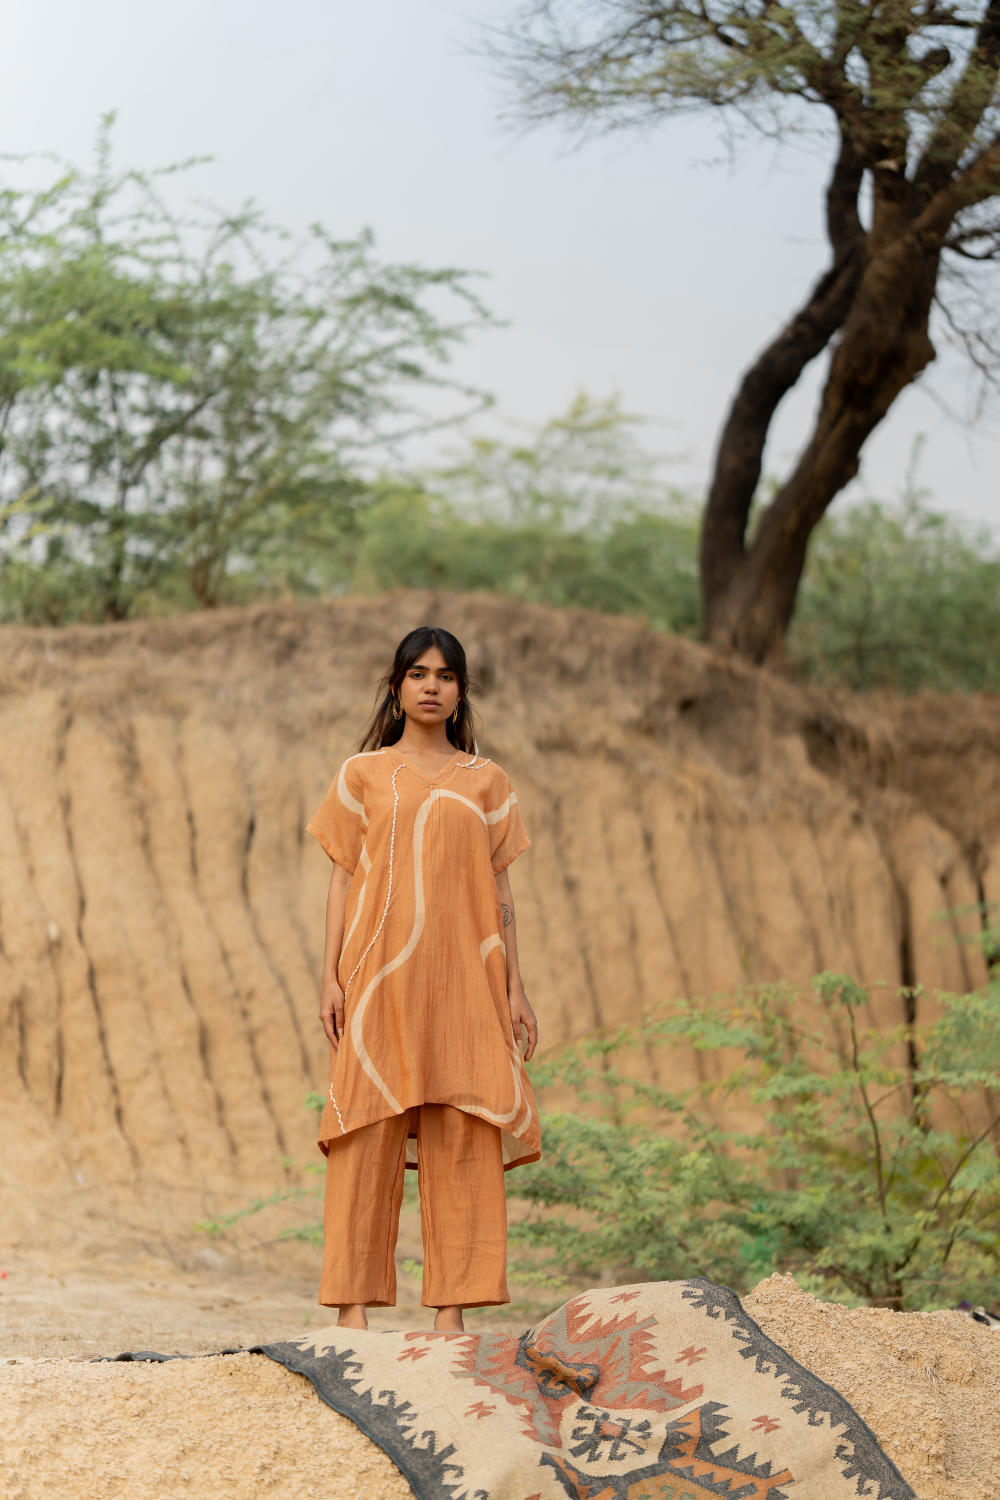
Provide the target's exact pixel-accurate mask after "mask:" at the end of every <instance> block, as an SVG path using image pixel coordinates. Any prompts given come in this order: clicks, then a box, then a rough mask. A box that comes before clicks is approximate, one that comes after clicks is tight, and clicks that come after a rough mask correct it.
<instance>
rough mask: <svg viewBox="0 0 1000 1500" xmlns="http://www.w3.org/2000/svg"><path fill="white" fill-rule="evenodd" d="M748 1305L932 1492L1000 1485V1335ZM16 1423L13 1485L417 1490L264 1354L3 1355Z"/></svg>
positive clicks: (964, 1493) (3, 1403)
mask: <svg viewBox="0 0 1000 1500" xmlns="http://www.w3.org/2000/svg"><path fill="white" fill-rule="evenodd" d="M746 1305H747V1310H748V1311H749V1312H750V1313H751V1315H752V1316H753V1317H754V1318H755V1319H756V1320H757V1321H758V1322H759V1323H760V1324H761V1326H762V1327H763V1329H764V1331H765V1333H767V1334H768V1335H769V1336H770V1337H771V1338H773V1339H774V1340H776V1342H778V1343H779V1344H781V1345H783V1347H784V1348H786V1349H787V1350H788V1352H789V1353H790V1354H792V1355H793V1357H794V1358H796V1359H798V1360H799V1361H800V1363H803V1364H805V1365H807V1366H808V1367H809V1368H810V1369H812V1370H814V1371H815V1372H816V1373H817V1374H818V1375H820V1376H821V1377H822V1378H823V1379H825V1380H827V1381H829V1382H830V1384H832V1385H834V1386H835V1387H836V1388H837V1389H838V1390H839V1391H841V1392H842V1393H843V1395H845V1396H846V1397H847V1399H848V1400H849V1401H850V1402H851V1404H852V1405H853V1406H854V1407H855V1409H856V1410H857V1411H858V1412H859V1413H860V1414H861V1416H862V1417H863V1418H864V1419H865V1421H866V1422H867V1423H868V1425H869V1426H870V1427H871V1428H872V1430H873V1431H874V1433H875V1435H876V1437H877V1438H878V1439H879V1441H880V1442H881V1444H882V1445H883V1447H884V1448H885V1450H886V1452H887V1453H888V1454H889V1457H890V1458H891V1459H892V1460H893V1461H894V1463H896V1465H897V1466H898V1467H899V1469H900V1470H901V1472H902V1473H903V1475H904V1476H905V1477H906V1478H907V1479H908V1480H909V1482H910V1483H911V1484H912V1485H913V1486H914V1488H915V1489H916V1492H917V1494H918V1495H919V1496H920V1500H960V1497H961V1500H993V1496H994V1495H995V1493H996V1483H995V1455H996V1453H997V1451H998V1450H1000V1417H998V1413H997V1406H996V1400H995V1392H996V1389H997V1383H998V1382H1000V1336H998V1335H997V1334H995V1333H993V1332H991V1331H990V1330H988V1329H985V1328H980V1327H978V1326H977V1325H976V1324H975V1323H972V1322H970V1321H969V1320H968V1319H966V1318H964V1317H963V1316H962V1315H961V1314H960V1313H949V1312H944V1313H890V1312H885V1311H881V1310H879V1311H874V1310H871V1309H868V1308H863V1309H848V1308H843V1307H836V1306H830V1305H828V1304H824V1303H822V1302H817V1301H815V1299H814V1298H812V1297H810V1296H809V1295H808V1294H807V1293H806V1292H804V1291H801V1290H800V1289H799V1288H798V1287H797V1286H796V1284H795V1282H794V1281H793V1280H792V1279H791V1278H790V1277H787V1276H772V1277H771V1278H770V1279H769V1280H768V1281H765V1282H762V1283H761V1284H760V1286H758V1287H757V1288H756V1289H755V1290H754V1291H753V1292H752V1293H751V1294H750V1296H749V1297H748V1298H747V1299H746ZM295 1331H296V1332H297V1331H298V1330H297V1329H296V1330H295ZM377 1336H378V1335H377V1334H373V1335H371V1337H377ZM0 1425H2V1428H3V1431H4V1433H5V1440H4V1446H3V1453H2V1455H0V1489H2V1492H3V1493H4V1494H5V1495H8V1496H9V1497H10V1500H35V1497H36V1496H38V1495H41V1494H46V1493H49V1492H58V1493H59V1494H60V1495H61V1496H65V1497H66V1500H76V1497H79V1500H90V1497H92V1496H94V1495H101V1496H114V1495H128V1496H129V1497H130V1500H147V1497H148V1500H165V1497H170V1496H174V1495H183V1496H185V1497H188V1500H200V1497H204V1500H215V1497H216V1496H217V1495H220V1494H226V1495H265V1494H275V1495H281V1496H282V1497H283V1500H306V1497H312V1496H326V1495H330V1494H335V1495H338V1496H343V1497H345V1500H351V1497H354V1496H359V1497H360V1496H366V1497H368V1496H371V1497H372V1500H397V1497H398V1500H403V1497H404V1496H409V1495H410V1493H411V1492H410V1489H409V1486H408V1485H407V1484H406V1482H405V1481H404V1479H403V1478H402V1475H401V1474H400V1473H399V1472H398V1470H397V1469H395V1467H394V1466H393V1465H392V1464H391V1463H390V1461H389V1460H388V1459H387V1458H386V1457H385V1456H384V1454H383V1453H382V1452H381V1451H380V1450H379V1449H377V1448H376V1447H375V1446H374V1445H373V1444H372V1443H370V1442H369V1440H368V1439H367V1438H365V1437H364V1436H363V1434H362V1433H361V1432H360V1431H359V1430H358V1429H357V1428H356V1427H355V1426H354V1425H353V1424H352V1423H351V1422H349V1421H348V1420H347V1419H346V1418H344V1417H340V1416H338V1415H337V1414H336V1413H335V1412H332V1411H330V1410H329V1409H328V1408H327V1407H325V1406H323V1405H322V1404H321V1402H320V1400H319V1398H318V1397H317V1396H316V1395H315V1393H314V1392H313V1390H312V1387H311V1386H310V1385H308V1384H307V1382H306V1381H305V1380H303V1379H301V1378H300V1377H298V1376H295V1375H291V1374H289V1373H288V1372H287V1371H286V1370H284V1369H282V1368H281V1367H280V1366H278V1365H275V1364H272V1363H271V1362H270V1361H269V1360H267V1359H265V1358H263V1357H261V1356H258V1355H250V1354H241V1355H236V1356H234V1357H232V1358H226V1359H192V1360H185V1361H181V1362H177V1363H173V1364H167V1365H148V1364H146V1365H142V1364H87V1363H81V1362H78V1361H72V1360H67V1359H50V1360H34V1359H32V1360H18V1361H17V1363H15V1364H10V1363H0Z"/></svg>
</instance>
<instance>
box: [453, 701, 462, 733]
mask: <svg viewBox="0 0 1000 1500" xmlns="http://www.w3.org/2000/svg"><path fill="white" fill-rule="evenodd" d="M461 707H462V700H461V698H459V700H458V702H457V703H456V704H455V711H454V713H453V714H452V716H451V722H452V723H453V724H454V726H455V728H456V729H457V728H458V711H459V709H460V708H461Z"/></svg>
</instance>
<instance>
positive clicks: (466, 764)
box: [458, 755, 490, 771]
mask: <svg viewBox="0 0 1000 1500" xmlns="http://www.w3.org/2000/svg"><path fill="white" fill-rule="evenodd" d="M477 761H478V762H479V764H478V765H477V764H476V762H477ZM489 764H490V762H489V761H488V760H479V757H478V756H477V755H474V756H473V757H472V759H471V760H460V761H459V763H458V769H459V770H460V771H485V769H486V767H487V766H488V765H489Z"/></svg>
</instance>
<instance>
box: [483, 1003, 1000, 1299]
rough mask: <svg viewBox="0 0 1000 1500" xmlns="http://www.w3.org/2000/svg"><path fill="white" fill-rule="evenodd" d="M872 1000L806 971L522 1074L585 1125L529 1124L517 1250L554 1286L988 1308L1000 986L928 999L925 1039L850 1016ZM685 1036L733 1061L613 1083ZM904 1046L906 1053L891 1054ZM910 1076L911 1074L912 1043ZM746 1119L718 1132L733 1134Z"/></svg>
mask: <svg viewBox="0 0 1000 1500" xmlns="http://www.w3.org/2000/svg"><path fill="white" fill-rule="evenodd" d="M867 1000H868V994H867V992H866V991H865V990H864V989H862V988H861V987H860V986H858V985H857V984H855V983H854V981H853V980H851V979H848V978H844V977H842V976H838V975H833V974H823V975H820V976H819V977H818V978H817V979H816V980H815V982H814V985H813V988H812V990H811V991H810V992H809V993H808V994H805V995H803V994H798V993H795V994H794V995H793V994H792V993H791V992H789V991H788V990H786V989H784V988H781V987H773V988H764V989H761V990H758V991H755V992H753V993H751V994H748V995H747V996H745V997H743V998H742V999H740V1000H738V1001H737V1002H735V1003H731V1004H718V1003H717V1004H712V1005H701V1004H692V1003H687V1004H684V1005H683V1006H681V1007H680V1008H679V1009H678V1010H676V1012H675V1013H673V1014H670V1015H665V1016H659V1017H656V1018H653V1019H650V1020H648V1021H646V1022H644V1023H643V1024H642V1025H640V1026H637V1027H634V1028H629V1029H627V1030H624V1031H621V1032H619V1033H618V1034H617V1035H615V1036H613V1037H610V1038H606V1039H603V1040H599V1041H591V1042H586V1043H581V1044H577V1045H576V1046H574V1047H572V1048H570V1049H568V1050H567V1051H565V1052H564V1053H562V1054H561V1055H560V1056H558V1057H556V1058H555V1059H552V1060H547V1061H545V1062H544V1063H542V1064H541V1065H540V1067H539V1068H538V1070H537V1071H536V1075H535V1076H536V1079H537V1081H538V1083H539V1085H540V1086H541V1088H542V1089H543V1091H544V1089H545V1087H546V1086H551V1085H553V1084H555V1083H560V1084H562V1085H564V1086H565V1085H568V1086H569V1088H570V1089H571V1090H572V1093H573V1096H574V1098H577V1099H580V1100H582V1101H586V1102H587V1103H588V1104H589V1106H590V1111H589V1112H587V1113H579V1112H577V1111H575V1110H574V1111H573V1112H572V1113H570V1112H568V1111H566V1110H560V1111H555V1112H550V1113H548V1114H546V1115H545V1116H544V1117H543V1138H544V1155H543V1157H542V1160H541V1162H539V1163H538V1164H537V1165H536V1166H533V1167H530V1168H524V1169H522V1170H521V1171H519V1172H518V1173H517V1174H514V1175H513V1176H512V1180H511V1192H512V1193H513V1194H514V1195H515V1196H516V1197H518V1198H521V1199H524V1200H525V1201H526V1202H527V1203H528V1204H529V1205H531V1206H532V1209H533V1211H531V1212H529V1213H528V1215H527V1216H526V1217H525V1218H524V1219H523V1220H522V1221H521V1222H518V1223H515V1224H514V1225H513V1226H512V1231H511V1232H512V1236H513V1237H514V1238H515V1239H516V1240H519V1241H520V1242H521V1243H522V1244H524V1245H526V1246H529V1247H531V1248H532V1249H533V1250H534V1251H535V1252H536V1254H535V1257H534V1260H535V1263H536V1265H537V1263H538V1262H539V1260H540V1263H541V1266H542V1268H543V1269H544V1268H546V1267H547V1268H548V1269H549V1270H550V1271H552V1272H553V1273H554V1274H555V1275H556V1276H562V1277H567V1276H568V1277H569V1278H570V1279H571V1280H576V1279H579V1278H581V1277H582V1278H593V1277H596V1276H600V1275H603V1276H605V1277H606V1276H608V1275H611V1276H613V1277H614V1279H615V1280H616V1281H622V1280H625V1281H627V1280H632V1279H636V1278H639V1279H645V1278H650V1279H654V1280H658V1279H671V1278H676V1277H684V1276H690V1275H696V1274H697V1275H704V1276H709V1277H711V1278H713V1279H714V1280H718V1281H723V1282H726V1283H728V1284H730V1285H732V1286H735V1287H737V1288H739V1289H742V1288H745V1287H747V1286H750V1285H752V1284H753V1283H754V1282H756V1281H757V1280H759V1279H760V1278H761V1277H763V1276H767V1275H769V1274H770V1273H771V1272H773V1271H779V1270H780V1271H790V1272H793V1273H795V1274H796V1275H797V1276H798V1277H799V1279H800V1281H802V1282H803V1283H804V1284H805V1285H807V1286H810V1287H812V1288H813V1289H814V1290H815V1291H816V1292H818V1293H819V1294H821V1295H823V1296H826V1297H829V1298H833V1299H836V1298H841V1299H843V1298H848V1299H855V1300H863V1301H866V1302H871V1303H874V1304H878V1305H883V1306H889V1307H927V1306H935V1305H941V1304H942V1303H945V1304H949V1303H954V1302H955V1301H957V1300H959V1299H960V1298H962V1297H968V1298H969V1299H970V1300H973V1301H976V1302H980V1301H983V1300H984V1299H992V1298H996V1297H998V1296H1000V1163H998V1156H997V1145H998V1139H1000V1137H998V1126H1000V1115H997V1114H995V1113H993V1112H992V1110H993V1109H995V1096H993V1100H992V1103H990V1102H989V1101H990V1094H989V1092H988V1091H990V1090H996V1089H997V1088H998V1087H1000V987H998V986H996V985H993V986H992V987H990V988H989V989H987V990H985V991H982V992H979V993H976V994H972V995H962V996H952V997H943V998H942V1009H941V1014H940V1017H939V1019H938V1020H936V1021H935V1022H933V1023H932V1024H930V1025H928V1026H926V1027H924V1028H923V1029H922V1030H920V1031H918V1032H904V1029H903V1028H900V1029H899V1031H897V1032H889V1033H884V1032H883V1033H879V1032H875V1031H871V1030H866V1029H864V1028H863V1027H862V1026H861V1024H860V1022H861V1015H862V1011H863V1008H864V1006H865V1004H866V1002H867ZM678 1042H684V1043H687V1044H690V1045H692V1046H694V1047H695V1048H697V1049H699V1050H702V1051H706V1052H714V1053H717V1054H719V1053H722V1052H723V1051H725V1052H726V1053H727V1054H729V1055H731V1056H732V1057H734V1058H735V1059H736V1060H735V1062H734V1063H733V1065H732V1066H728V1067H725V1069H724V1071H723V1070H720V1071H721V1077H720V1078H719V1081H718V1082H715V1083H706V1084H703V1085H700V1086H699V1087H697V1088H695V1089H692V1090H690V1091H688V1092H673V1091H670V1090H665V1089H661V1088H658V1087H656V1086H654V1085H651V1084H643V1083H639V1082H636V1081H635V1080H634V1079H633V1078H630V1077H629V1076H628V1073H627V1072H626V1071H623V1067H622V1064H623V1063H624V1062H625V1061H626V1058H627V1055H628V1052H629V1049H631V1048H632V1047H634V1046H639V1045H641V1046H642V1047H643V1048H649V1047H653V1048H656V1049H657V1050H664V1049H669V1048H670V1047H671V1046H673V1045H675V1044H676V1043H678ZM904 1043H905V1044H908V1045H903V1044H904ZM909 1045H912V1046H913V1047H915V1048H916V1051H917V1056H918V1057H919V1064H918V1066H917V1068H916V1070H915V1071H912V1070H911V1069H910V1068H909V1066H908V1064H907V1063H906V1062H905V1061H900V1060H899V1059H900V1058H904V1059H905V1057H906V1056H907V1053H908V1046H909ZM727 1116H728V1117H729V1118H732V1119H735V1120H745V1119H754V1118H756V1119H757V1120H759V1122H760V1123H759V1124H751V1125H743V1126H736V1125H732V1126H726V1125H725V1124H720V1123H718V1122H719V1121H720V1119H721V1120H725V1119H726V1118H727Z"/></svg>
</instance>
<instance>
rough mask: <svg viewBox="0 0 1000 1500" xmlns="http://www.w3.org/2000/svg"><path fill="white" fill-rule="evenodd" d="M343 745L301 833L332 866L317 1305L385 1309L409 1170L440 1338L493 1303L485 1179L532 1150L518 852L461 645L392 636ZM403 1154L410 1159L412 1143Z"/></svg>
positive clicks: (499, 1261)
mask: <svg viewBox="0 0 1000 1500" xmlns="http://www.w3.org/2000/svg"><path fill="white" fill-rule="evenodd" d="M379 691H380V694H381V696H380V699H379V701H378V704H377V707H376V709H375V713H374V715H373V716H372V720H371V722H370V724H369V726H368V729H367V731H366V733H365V735H364V738H363V739H362V741H361V744H360V746H359V749H358V753H357V754H356V755H353V756H351V757H350V759H349V760H347V761H345V762H344V764H343V766H341V768H340V772H339V774H338V776H337V778H336V780H335V781H334V783H333V785H332V786H331V787H330V790H329V791H328V792H327V795H326V797H325V799H324V801H323V804H322V806H321V807H320V809H319V811H318V812H317V813H316V815H315V817H313V819H312V820H311V822H310V823H309V825H308V830H309V832H310V833H311V834H313V835H314V836H315V837H316V838H317V839H318V840H319V842H320V843H321V844H322V846H323V848H324V849H325V850H326V852H327V854H328V855H329V856H330V858H331V860H333V862H334V863H333V871H332V874H331V877H330V892H329V896H328V898H327V909H326V949H325V956H324V959H323V979H322V989H321V1002H320V1020H321V1021H322V1023H323V1029H324V1031H325V1032H326V1035H327V1037H328V1038H329V1041H330V1046H331V1048H332V1049H333V1051H332V1054H331V1061H332V1074H331V1082H330V1090H329V1096H328V1098H327V1102H326V1107H325V1109H324V1111H323V1118H322V1121H321V1123H320V1141H319V1144H320V1147H321V1148H322V1150H324V1151H325V1152H326V1153H327V1169H326V1206H325V1213H324V1246H323V1274H322V1279H321V1283H320V1299H319V1300H320V1302H321V1303H323V1304H324V1305H325V1306H327V1307H338V1308H339V1309H340V1316H339V1319H338V1322H339V1324H340V1326H341V1327H342V1328H366V1327H367V1326H368V1325H367V1319H366V1316H365V1307H366V1306H368V1307H385V1306H393V1305H394V1304H395V1300H396V1274H395V1262H394V1258H393V1251H394V1248H395V1242H396V1234H397V1231H398V1226H399V1207H400V1201H401V1199H402V1193H403V1169H404V1166H417V1167H418V1168H419V1173H418V1181H419V1186H420V1209H421V1215H420V1216H421V1229H422V1233H423V1241H424V1278H423V1299H422V1300H423V1304H424V1306H425V1307H434V1308H436V1309H437V1314H436V1317H435V1320H434V1327H435V1328H437V1329H443V1330H446V1331H448V1332H460V1331H461V1330H462V1327H463V1323H462V1310H463V1308H464V1307H472V1306H479V1307H482V1306H492V1305H495V1304H498V1303H503V1302H508V1301H509V1300H510V1298H509V1296H508V1293H507V1279H506V1264H507V1212H506V1200H505V1194H504V1178H503V1174H504V1170H505V1168H509V1167H514V1166H517V1165H519V1164H520V1163H522V1162H529V1161H536V1160H537V1158H538V1155H539V1127H538V1114H537V1110H536V1108H535V1101H534V1096H533V1094H532V1091H531V1085H530V1084H529V1082H528V1079H527V1076H526V1074H525V1072H524V1067H523V1063H522V1059H521V1053H520V1051H519V1042H520V1041H521V1039H522V1036H523V1038H524V1039H525V1041H526V1047H525V1052H524V1061H525V1062H526V1061H527V1060H528V1058H530V1057H531V1055H532V1053H533V1052H534V1050H535V1047H536V1045H537V1041H538V1027H537V1023H536V1021H535V1016H534V1013H533V1011H532V1009H531V1006H530V1005H529V1004H528V1001H527V998H526V997H525V993H524V986H523V985H522V983H521V976H520V972H519V970H518V963H517V932H516V924H515V920H514V900H513V897H512V896H511V891H510V880H509V878H508V875H507V866H508V865H509V864H510V863H511V861H512V860H514V859H516V857H517V856H518V855H519V854H521V853H522V852H523V851H524V850H525V849H527V847H528V843H529V840H528V838H527V836H526V834H525V831H524V824H523V823H522V821H521V814H520V811H519V809H518V805H517V798H516V797H515V795H514V793H513V792H512V791H511V787H510V782H509V781H508V780H507V777H506V775H505V774H504V772H503V771H502V770H501V769H500V767H499V766H498V765H496V764H495V763H494V762H493V761H491V760H489V759H487V758H485V757H484V756H481V755H479V754H478V753H477V750H476V742H475V738H474V735H473V715H472V708H471V705H470V703H469V676H468V670H467V668H466V662H465V652H464V651H463V649H462V647H461V645H460V644H459V642H458V641H457V640H456V639H455V637H454V636H453V635H451V634H450V633H449V632H448V631H446V630H441V629H438V628H437V627H431V626H428V625H425V626H420V627H419V628H418V629H416V630H411V631H410V633H409V634H408V635H407V636H405V637H404V638H403V640H401V641H400V643H399V645H398V647H397V648H396V655H395V660H394V661H393V665H392V670H391V672H389V674H388V675H387V676H386V677H385V678H383V679H382V682H381V683H380V685H379ZM414 1143H415V1150H414Z"/></svg>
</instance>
